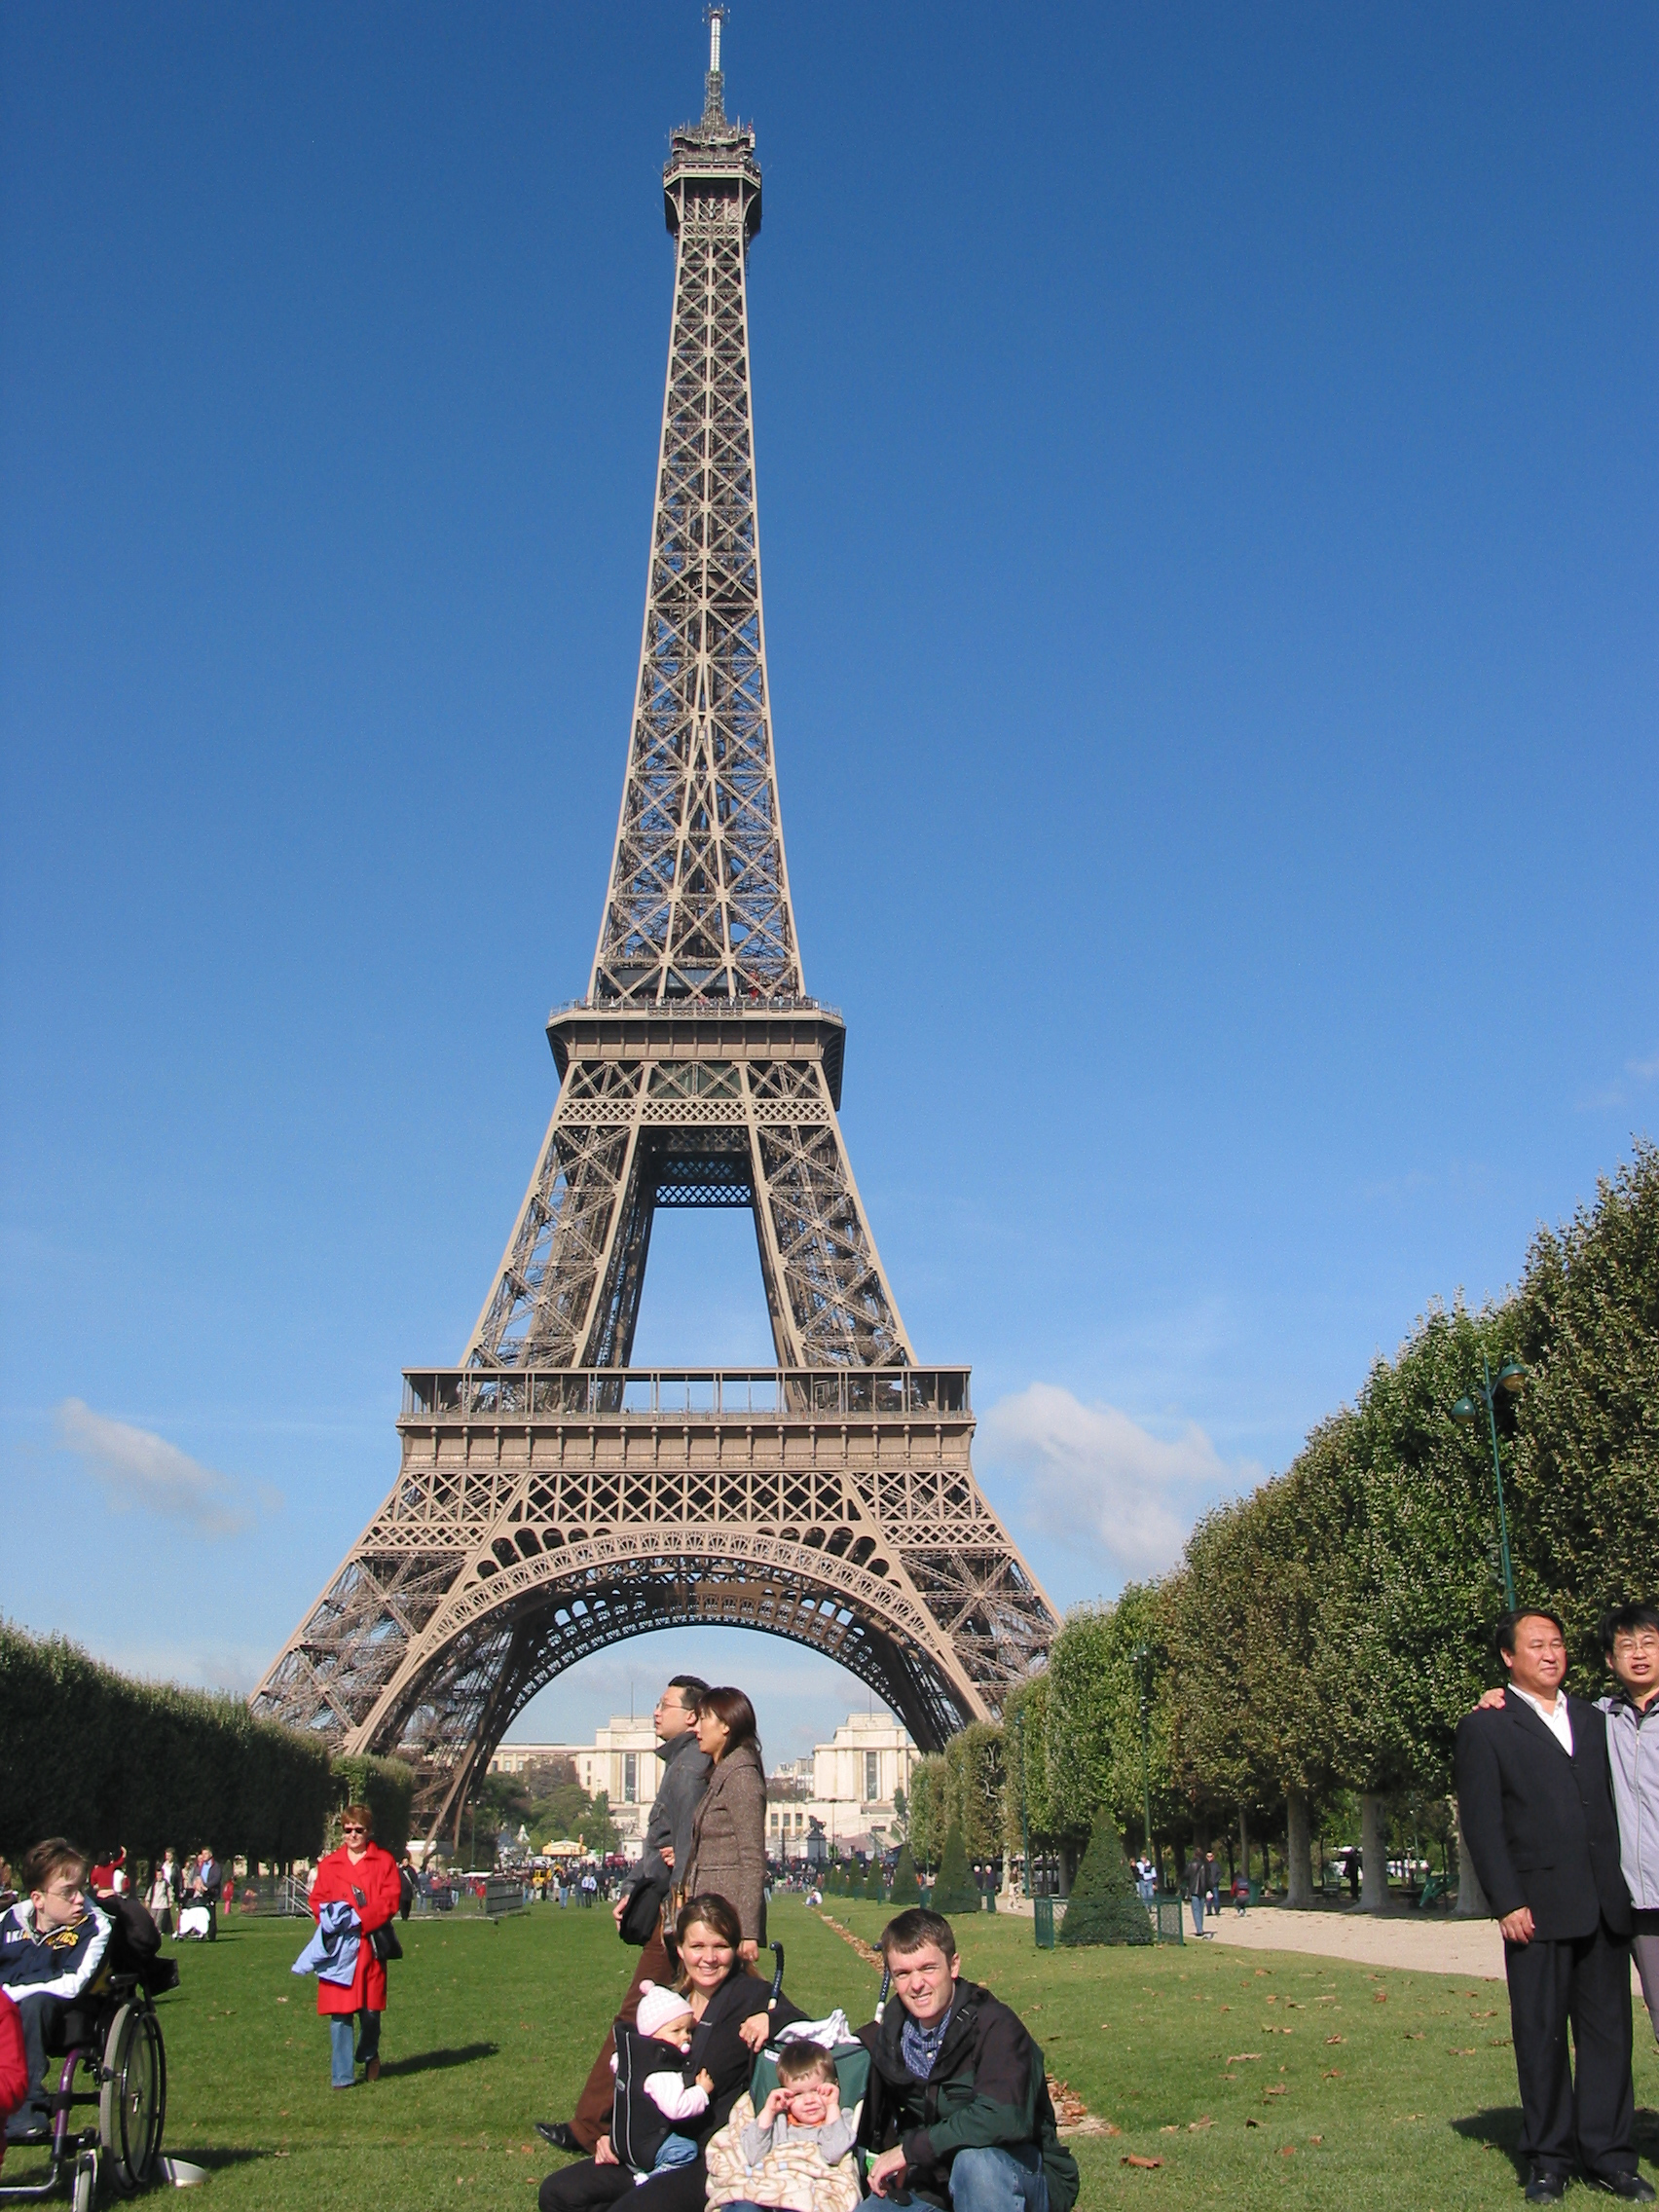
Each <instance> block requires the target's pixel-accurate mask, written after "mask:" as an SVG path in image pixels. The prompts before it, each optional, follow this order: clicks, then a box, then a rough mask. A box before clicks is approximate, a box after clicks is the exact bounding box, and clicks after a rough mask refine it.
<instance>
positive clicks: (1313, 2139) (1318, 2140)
mask: <svg viewBox="0 0 1659 2212" xmlns="http://www.w3.org/2000/svg"><path fill="white" fill-rule="evenodd" d="M1308 2140H1309V2143H1323V2142H1324V2140H1325V2138H1324V2137H1323V2136H1322V2135H1310V2136H1309V2138H1308Z"/></svg>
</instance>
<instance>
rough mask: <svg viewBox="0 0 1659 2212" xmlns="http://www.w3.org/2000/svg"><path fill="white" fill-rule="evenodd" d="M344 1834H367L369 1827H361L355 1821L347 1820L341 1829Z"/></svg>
mask: <svg viewBox="0 0 1659 2212" xmlns="http://www.w3.org/2000/svg"><path fill="white" fill-rule="evenodd" d="M340 1832H341V1834H342V1835H367V1834H368V1832H369V1831H368V1829H367V1828H364V1827H359V1826H358V1825H357V1824H356V1822H355V1821H347V1822H346V1823H345V1825H343V1826H342V1828H341V1830H340Z"/></svg>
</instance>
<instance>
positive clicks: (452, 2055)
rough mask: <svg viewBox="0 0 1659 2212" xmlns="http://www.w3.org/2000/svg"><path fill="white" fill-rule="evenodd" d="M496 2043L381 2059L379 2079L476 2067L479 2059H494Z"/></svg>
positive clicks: (423, 2051) (421, 2051)
mask: <svg viewBox="0 0 1659 2212" xmlns="http://www.w3.org/2000/svg"><path fill="white" fill-rule="evenodd" d="M500 2047H501V2046H500V2045H499V2044H498V2043H463V2044H458V2045H457V2046H455V2048H454V2049H453V2050H417V2051H415V2052H413V2053H412V2054H411V2055H410V2056H409V2057H408V2058H383V2059H382V2060H381V2079H382V2081H387V2080H388V2079H391V2078H394V2077H397V2076H401V2075H405V2074H436V2073H438V2072H440V2071H441V2070H443V2069H445V2068H448V2067H451V2066H476V2065H477V2064H478V2062H479V2061H480V2059H485V2058H494V2057H495V2056H496V2053H497V2052H498V2050H499V2049H500Z"/></svg>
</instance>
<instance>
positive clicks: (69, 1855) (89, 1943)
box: [0, 1835, 111, 2141]
mask: <svg viewBox="0 0 1659 2212" xmlns="http://www.w3.org/2000/svg"><path fill="white" fill-rule="evenodd" d="M91 1864H92V1861H91V1860H90V1859H89V1858H88V1856H87V1854H86V1853H85V1852H84V1851H78V1850H77V1849H76V1848H75V1846H74V1845H73V1844H72V1843H69V1842H67V1841H66V1840H65V1838H64V1837H62V1836H60V1835H55V1836H48V1837H47V1839H46V1841H45V1842H44V1843H37V1844H36V1845H35V1847H34V1849H33V1850H32V1851H31V1852H29V1854H28V1856H27V1857H26V1858H25V1859H24V1861H23V1865H22V1885H23V1888H24V1890H26V1891H27V1893H28V1895H27V1898H26V1899H24V1898H19V1899H18V1901H17V1903H16V1904H15V1905H13V1906H12V1908H11V1910H10V1911H9V1912H8V1913H7V1914H6V1915H5V1917H4V1919H0V1989H4V1990H5V1992H6V1994H7V1996H8V1997H10V1998H11V2000H12V2002H13V2004H14V2005H16V2006H17V2008H18V2016H19V2018H20V2020H21V2022H22V2029H23V2051H24V2056H25V2059H26V2061H27V2066H28V2078H29V2101H28V2102H27V2103H24V2104H22V2105H19V2106H18V2110H17V2111H16V2112H15V2113H13V2115H12V2117H11V2118H10V2120H8V2121H7V2122H6V2136H7V2140H8V2141H15V2140H16V2139H17V2138H18V2136H21V2135H25V2134H27V2133H28V2132H29V2131H30V2130H31V2129H34V2128H39V2127H45V2126H46V2125H47V2124H48V2123H49V2121H50V2119H51V2115H50V2113H49V2112H48V2111H47V2110H46V2109H45V2108H44V2107H43V2106H41V2105H40V2104H39V2103H38V2102H37V2101H36V2099H37V2098H38V2096H39V2093H40V2079H41V2075H42V2074H43V2072H44V2071H45V2068H46V2028H45V2021H46V2014H47V2011H48V2009H49V2008H50V2007H52V2006H54V2005H60V2004H67V2003H68V2002H70V2001H71V2000H72V1999H74V1998H76V1997H79V1996H80V1994H81V1992H82V1991H83V1990H84V1989H86V1988H87V1987H88V1986H89V1985H90V1984H91V1983H92V1981H93V1980H94V1979H95V1977H96V1975H97V1972H98V1970H99V1968H100V1967H101V1966H102V1965H103V1956H104V1952H105V1951H106V1950H107V1949H108V1947H109V1938H110V1927H111V1922H110V1918H109V1915H108V1913H106V1912H104V1911H102V1910H100V1908H99V1907H98V1906H97V1905H95V1904H93V1903H92V1900H91V1899H90V1898H89V1897H88V1896H87V1888H86V1885H87V1870H88V1868H89V1867H90V1866H91Z"/></svg>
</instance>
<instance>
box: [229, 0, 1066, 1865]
mask: <svg viewBox="0 0 1659 2212" xmlns="http://www.w3.org/2000/svg"><path fill="white" fill-rule="evenodd" d="M724 20H725V10H724V8H723V7H719V6H715V7H711V8H710V9H709V11H708V24H709V71H708V76H707V78H706V80H705V87H704V103H703V114H702V119H701V121H700V122H698V123H695V124H685V125H682V127H681V128H680V129H677V130H675V131H674V133H673V136H672V140H671V149H670V156H669V161H668V164H667V166H666V167H665V169H664V171H663V194H664V207H665V212H666V216H667V221H668V228H669V231H670V233H671V235H672V236H673V238H674V240H675V283H674V309H673V319H672V322H671V326H670V333H669V350H668V377H667V385H666V390H665V394H664V400H663V419H662V440H661V444H660V447H659V449H658V465H657V483H656V498H655V506H654V512H653V515H652V521H651V541H650V560H649V568H648V572H647V578H646V585H645V624H644V630H643V634H642V639H641V645H640V667H639V679H638V682H637V683H636V686H635V690H634V704H633V711H632V725H631V730H630V736H629V745H628V764H627V770H626V773H625V776H624V779H623V788H622V804H621V812H620V815H619V817H618V821H617V829H616V843H615V849H614V852H613V854H612V857H611V864H610V877H609V883H608V888H607V891H606V898H605V907H604V912H603V914H602V916H601V920H600V929H599V939H598V943H597V945H596V948H595V952H594V960H593V968H592V972H591V975H590V977H589V981H588V989H587V994H586V996H585V997H584V998H582V999H579V1000H575V1001H573V1002H571V1004H569V1005H566V1006H562V1007H559V1008H556V1009H555V1010H554V1012H553V1014H552V1015H551V1016H550V1017H549V1020H548V1024H547V1035H548V1042H549V1043H550V1045H551V1047H552V1050H553V1058H554V1063H555V1066H556V1068H557V1071H558V1076H559V1091H558V1097H557V1100H556V1103H555V1105H554V1109H553V1117H552V1121H551V1123H550V1124H549V1126H548V1130H547V1134H546V1137H545V1139H544V1140H543V1143H542V1146H541V1150H540V1153H539V1155H538V1156H537V1160H536V1164H535V1171H534V1173H533V1174H532V1176H531V1179H530V1184H529V1188H528V1189H527V1191H526V1193H525V1197H524V1202H523V1204H522V1205H521V1206H520V1208H519V1212H518V1217H517V1219H516V1220H515V1222H514V1224H513V1228H512V1233H511V1235H509V1236H508V1238H507V1242H506V1248H505V1250H504V1252H503V1254H502V1257H501V1262H500V1266H499V1267H498V1270H497V1272H496V1274H495V1277H494V1278H493V1280H492V1282H491V1285H490V1288H489V1290H488V1292H487V1294H486V1296H485V1299H484V1303H483V1306H482V1308H481V1309H480V1311H479V1315H478V1319H477V1322H476V1323H475V1325H474V1327H473V1330H472V1334H471V1336H470V1337H469V1339H468V1340H467V1344H466V1346H465V1349H464V1352H463V1353H462V1356H461V1361H460V1363H459V1364H458V1365H457V1366H455V1367H453V1368H441V1369H425V1368H423V1369H411V1370H408V1371H407V1372H406V1374H405V1377H404V1393H403V1408H402V1413H401V1416H400V1418H399V1419H398V1424H397V1425H398V1431H399V1434H400V1437H401V1440H402V1464H401V1467H400V1470H399V1473H398V1478H397V1481H396V1483H395V1484H394V1486H393V1488H392V1491H391V1493H390V1495H389V1496H388V1497H387V1499H386V1500H385V1502H384V1503H383V1504H382V1506H381V1507H380V1509H379V1511H378V1512H377V1513H376V1514H375V1515H374V1517H373V1519H372V1520H371V1521H370V1523H369V1525H368V1527H367V1528H366V1529H365V1530H364V1531H363V1533H362V1535H361V1536H360V1537H359V1538H358V1540H357V1542H356V1543H355V1544H354V1545H353V1547H352V1549H351V1551H350V1555H349V1556H348V1558H347V1559H346V1560H345V1562H344V1563H343V1565H342V1566H341V1567H340V1568H339V1569H338V1571H337V1572H336V1573H335V1574H334V1575H333V1576H332V1577H331V1579H330V1581H329V1584H328V1587H327V1588H326V1589H325V1590H324V1591H323V1593H322V1595H321V1597H320V1598H319V1599H318V1600H317V1602H316V1604H314V1605H313V1607H312V1609H311V1611H310V1612H309V1613H308V1614H307V1615H306V1618H305V1620H304V1621H303V1622H302V1623H301V1625H300V1627H299V1628H298V1629H297V1630H296V1632H295V1634H294V1635H293V1636H292V1637H291V1638H290V1639H289V1641H288V1642H287V1644H286V1645H285V1646H284V1648H283V1650H282V1651H281V1653H280V1654H279V1655H278V1657H277V1659H276V1662H275V1663H274V1664H273V1666H272V1668H271V1669H270V1671H269V1673H268V1674H267V1675H266V1677H265V1678H264V1680H263V1681H262V1682H261V1684H260V1686H259V1688H258V1690H257V1691H256V1692H255V1693H254V1699H253V1704H254V1709H255V1711H256V1712H258V1713H261V1714H267V1715H269V1716H271V1717H273V1718H276V1719H281V1720H286V1721H289V1722H290V1723H292V1724H294V1725H296V1726H300V1727H306V1728H311V1729H314V1730H317V1731H319V1732H321V1733H322V1734H324V1735H325V1736H327V1737H329V1738H330V1739H331V1740H334V1741H337V1742H339V1743H340V1744H341V1745H342V1746H343V1748H345V1749H347V1750H349V1751H356V1752H361V1751H402V1752H404V1753H405V1754H407V1755H409V1756H411V1757H414V1758H415V1759H416V1760H417V1761H418V1762H419V1763H420V1765H421V1769H422V1785H421V1792H420V1805H421V1810H422V1814H423V1817H424V1819H425V1820H426V1822H427V1827H428V1833H431V1834H436V1833H438V1832H440V1831H441V1830H443V1829H444V1828H446V1827H449V1828H451V1829H452V1830H453V1831H454V1832H455V1833H457V1834H459V1827H460V1822H461V1809H462V1807H463V1805H464V1803H465V1801H466V1796H467V1792H468V1788H469V1785H470V1782H471V1779H472V1777H473V1775H474V1774H476V1773H478V1772H481V1771H482V1770H483V1768H484V1766H485V1765H487V1763H488V1760H489V1758H490V1755H491V1753H492V1752H493V1751H494V1750H495V1748H496V1746H497V1745H498V1743H499V1742H500V1740H501V1737H502V1736H503V1734H504V1733H505V1731H506V1729H507V1727H508V1726H509V1724H510V1723H511V1721H512V1719H513V1718H514V1716H515V1714H518V1713H519V1712H520V1711H521V1710H522V1709H523V1707H524V1706H525V1704H526V1703H527V1702H528V1701H529V1700H530V1699H531V1698H532V1697H533V1696H534V1695H535V1692H536V1691H537V1690H538V1689H540V1688H542V1687H543V1686H544V1685H545V1684H546V1683H547V1682H549V1681H551V1680H552V1679H553V1678H554V1677H556V1676H557V1675H559V1674H560V1673H561V1672H562V1671H563V1670H564V1669H565V1668H567V1667H569V1666H570V1665H571V1664H572V1663H573V1662H574V1661H575V1660H577V1659H579V1658H581V1657H583V1656H585V1655H586V1654H587V1653H588V1652H590V1651H596V1650H599V1649H601V1648H603V1647H604V1646H606V1645H608V1644H611V1643H615V1642H618V1641H622V1640H623V1639H625V1638H627V1637H632V1636H638V1635H642V1634H644V1633H645V1632H646V1631H648V1630H653V1629H659V1628H666V1627H674V1626H695V1625H725V1626H732V1627H741V1628H754V1629H760V1630H764V1631H767V1632H769V1633H771V1634H773V1635H777V1636H781V1637H787V1638H790V1639H792V1640H793V1641H796V1642H800V1643H805V1644H807V1645H809V1646H810V1647H812V1648H814V1649H816V1650H819V1651H822V1652H824V1653H826V1654H827V1655H829V1656H830V1657H833V1658H835V1659H836V1660H838V1661H839V1662H840V1664H841V1665H842V1666H844V1667H846V1668H848V1669H849V1670H850V1671H851V1672H852V1673H853V1674H855V1675H857V1676H858V1677H860V1678H861V1679H862V1680H863V1681H864V1682H865V1683H866V1685H867V1687H868V1688H869V1690H870V1692H871V1693H872V1695H873V1696H879V1697H880V1698H881V1699H882V1701H883V1703H884V1704H886V1705H887V1706H889V1707H890V1708H891V1709H892V1711H893V1712H895V1713H896V1714H900V1715H901V1717H902V1718H903V1721H904V1722H905V1724H906V1726H908V1728H909V1729H910V1730H911V1733H912V1734H913V1735H914V1736H915V1737H916V1739H917V1740H918V1742H919V1743H920V1744H921V1745H922V1746H923V1747H924V1748H928V1749H934V1748H938V1747H939V1746H940V1744H942V1743H943V1741H944V1739H945V1737H946V1736H948V1735H949V1734H950V1733H951V1732H952V1731H953V1730H954V1729H956V1728H958V1727H960V1726H962V1725H963V1724H964V1723H965V1722H966V1721H969V1720H972V1719H976V1718H983V1717H986V1716H988V1715H990V1714H995V1713H996V1712H997V1711H999V1710H1000V1707H1001V1704H1002V1701H1003V1698H1004V1696H1005V1695H1006V1693H1007V1690H1008V1688H1009V1687H1010V1685H1011V1684H1013V1683H1014V1682H1016V1681H1018V1680H1020V1679H1021V1678H1022V1677H1024V1676H1025V1675H1026V1674H1027V1673H1028V1672H1029V1671H1030V1670H1031V1668H1032V1667H1033V1666H1034V1665H1036V1664H1038V1663H1039V1662H1040V1661H1041V1659H1042V1658H1043V1656H1044V1655H1045V1654H1046V1652H1047V1650H1048V1646H1049V1643H1050V1641H1051V1638H1052V1636H1053V1634H1054V1632H1055V1630H1056V1629H1057V1627H1058V1622H1057V1619H1056V1617H1055V1614H1054V1611H1053V1608H1052V1606H1051V1604H1049V1601H1048V1599H1047V1598H1046V1597H1045V1596H1044V1594H1043V1592H1042V1590H1041V1588H1040V1587H1039V1586H1038V1583H1037V1581H1036V1578H1035V1577H1034V1576H1033V1574H1032V1572H1031V1570H1030V1568H1029V1567H1027V1566H1026V1564H1025V1562H1024V1560H1023V1559H1021V1557H1020V1556H1019V1553H1018V1552H1017V1550H1016V1549H1015V1547H1014V1543H1013V1542H1012V1540H1011V1539H1010V1537H1009V1535H1008V1532H1007V1531H1006V1530H1005V1529H1004V1528H1003V1526H1002V1523H1001V1522H1000V1521H999V1519H998V1518H997V1516H996V1514H995V1513H994V1512H993V1511H992V1509H991V1507H990V1505H989V1504H988V1503H987V1502H986V1500H985V1498H984V1496H983V1495H982V1493H980V1491H979V1487H978V1485H977V1482H976V1481H975V1478H974V1472H973V1466H972V1462H971V1456H970V1448H971V1443H972V1438H973V1432H974V1417H973V1412H972V1407H971V1403H970V1396H969V1377H968V1371H967V1369H966V1368H962V1367H925V1366H922V1365H920V1364H919V1363H918V1361H917V1358H916V1355H915V1351H914V1349H913V1347H912V1346H911V1343H910V1340H909V1337H908V1335H907V1334H906V1332H905V1329H904V1324H903V1320H902V1319H901V1317H900V1313H899V1308H898V1304H897V1302H896V1300H895V1298H894V1296H893V1291H892V1287H891V1285H890V1283H889V1282H888V1279H887V1274H886V1272H885V1270H884V1269H883V1267H882V1264H881V1258H880V1255H879V1253H878V1252H877V1250H876V1246H875V1239H874V1236H873V1235H872V1234H871V1232H870V1228H869V1223H868V1218H867V1215H866V1210H865V1206H864V1201H863V1199H862V1198H861V1197H860V1195H859V1190H858V1185H857V1183H856V1182H855V1180H854V1177H853V1170H852V1164H851V1161H849V1160H848V1157H847V1151H846V1146H845V1144H844V1142H843V1140H842V1136H841V1128H840V1124H839V1121H838V1119H837V1115H838V1111H839V1107H840V1103H841V1074H842V1064H843V1057H844V1050H845V1040H846V1029H845V1024H844V1023H843V1021H842V1018H841V1016H840V1014H838V1013H837V1012H836V1011H835V1010H834V1008H832V1007H829V1006H825V1005H823V1004H822V1003H821V1002H820V1001H818V1000H817V999H814V998H812V997H809V996H808V995H807V991H806V984H805V979H804V977H803V975H802V971H801V964H800V951H799V942H798V939H797V937H796V934H795V925H794V913H793V906H792V903H791V899H790V884H789V870H788V867H787V866H786V864H785V859H784V833H783V820H782V813H781V810H780V807H779V802H778V779H777V768H776V762H775V757H774V754H773V745H772V713H771V696H770V690H769V686H768V683H767V679H766V636H765V621H764V617H763V613H762V608H761V596H760V538H759V522H758V511H757V506H756V482H755V435H754V394H753V387H752V384H751V378H750V359H749V312H748V292H747V286H748V263H749V247H750V243H751V241H752V240H754V238H755V237H756V234H757V232H758V231H759V228H760V167H759V165H758V163H757V162H756V159H755V132H754V130H753V129H752V128H750V127H749V126H748V125H745V124H742V123H737V122H733V121H730V120H728V118H727V116H726V112H725V86H724V77H723V74H722V71H721V55H720V46H721V31H722V28H723V25H724ZM687 1205H696V1206H741V1207H745V1208H747V1209H748V1211H749V1213H750V1215H751V1217H752V1219H753V1221H754V1224H755V1235H756V1251H757V1255H758V1259H759V1265H760V1274H761V1280H762V1283H763V1285H764V1288H765V1293H766V1304H767V1310H768V1313H769V1315H770V1318H771V1325H772V1338H773V1344H774V1347H775V1352H776V1360H777V1364H776V1366H775V1367H773V1368H763V1369H744V1370H741V1371H735V1370H731V1369H714V1368H677V1369H674V1370H667V1369H654V1368H653V1369H639V1368H632V1367H630V1366H629V1359H630V1355H631V1353H632V1350H633V1343H634V1329H635V1323H636V1321H637V1319H638V1316H639V1309H640V1292H641V1286H642V1284H643V1282H644V1280H645V1263H646V1259H647V1256H648V1253H649V1249H650V1235H651V1225H652V1222H653V1220H654V1218H655V1215H656V1212H657V1209H658V1208H659V1207H662V1206H687Z"/></svg>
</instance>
